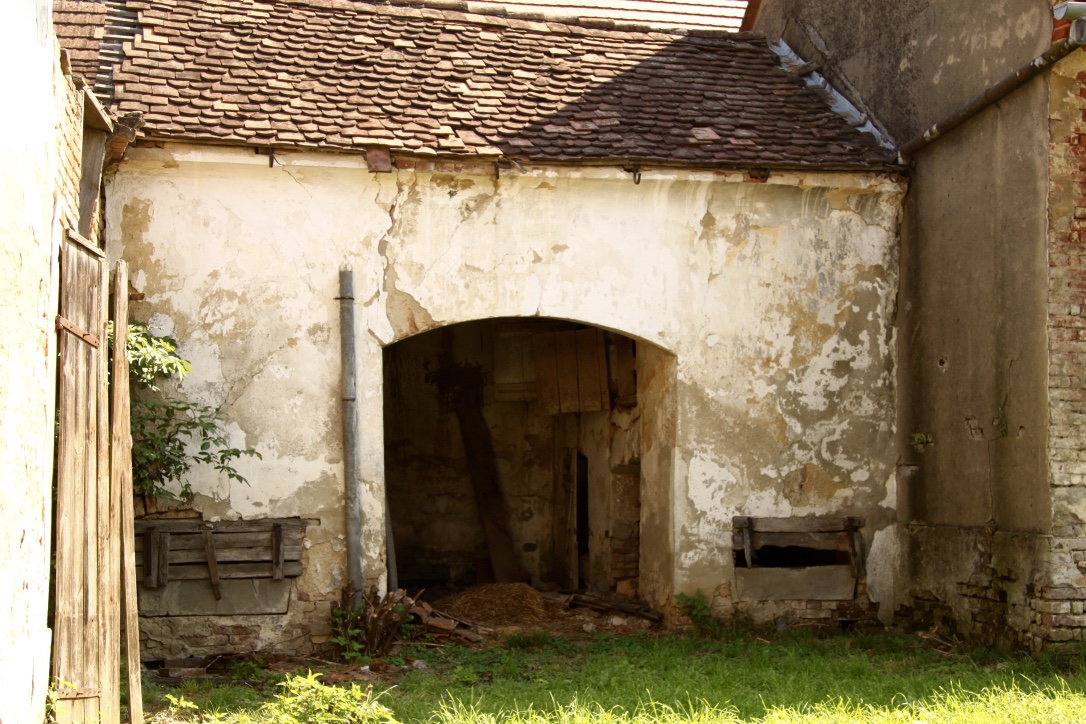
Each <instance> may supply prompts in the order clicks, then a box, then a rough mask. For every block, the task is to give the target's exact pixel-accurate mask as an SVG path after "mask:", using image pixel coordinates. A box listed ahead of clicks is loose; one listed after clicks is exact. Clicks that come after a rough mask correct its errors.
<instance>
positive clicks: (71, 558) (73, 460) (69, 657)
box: [52, 245, 82, 722]
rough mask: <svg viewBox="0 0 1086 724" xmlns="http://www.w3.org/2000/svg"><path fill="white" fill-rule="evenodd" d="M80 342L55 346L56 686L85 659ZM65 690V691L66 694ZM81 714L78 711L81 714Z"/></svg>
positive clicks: (65, 267) (65, 283)
mask: <svg viewBox="0 0 1086 724" xmlns="http://www.w3.org/2000/svg"><path fill="white" fill-rule="evenodd" d="M71 263H72V262H71V251H70V250H69V249H68V248H67V245H65V248H64V249H63V250H62V265H61V277H62V282H61V307H62V309H63V307H64V306H65V305H66V304H68V303H69V302H68V297H69V296H70V295H71V293H72V292H71V287H72V284H73V281H72V278H73V276H74V275H73V274H72V272H71V270H70V265H71ZM77 349H78V342H76V340H75V339H74V338H73V337H71V336H70V335H67V334H61V335H60V336H59V339H58V341H57V352H58V370H59V377H60V382H59V390H58V395H57V409H58V415H59V431H58V436H57V493H56V495H57V501H56V604H55V608H54V613H53V639H54V654H53V665H52V679H53V680H54V681H60V682H68V683H72V684H76V686H75V688H76V689H78V682H74V681H73V670H74V668H75V665H74V662H75V661H76V660H77V659H80V660H81V659H82V653H81V652H80V651H77V647H78V645H79V641H80V639H81V633H82V632H81V621H80V620H79V617H78V613H77V612H78V611H79V609H80V606H81V604H82V596H81V595H80V593H79V576H78V575H77V572H78V569H79V567H80V566H79V563H78V560H77V557H78V555H79V545H78V538H79V537H80V536H81V530H80V527H81V523H80V520H81V518H82V510H81V508H82V506H81V505H80V502H79V501H78V500H77V495H78V490H79V476H78V472H77V468H78V465H79V436H78V434H77V427H78V414H79V413H78V411H79V409H80V405H79V387H78V385H77V383H76V378H77V373H78V358H77V354H76V353H77ZM67 688H68V687H67V686H62V687H61V689H62V690H64V689H67ZM81 713H82V711H80V714H81ZM74 715H75V712H74V711H71V710H69V709H66V710H65V711H64V712H60V713H59V716H58V717H57V720H58V721H60V722H64V721H73V717H74Z"/></svg>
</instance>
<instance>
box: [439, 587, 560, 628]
mask: <svg viewBox="0 0 1086 724" xmlns="http://www.w3.org/2000/svg"><path fill="white" fill-rule="evenodd" d="M552 608H553V606H552V605H550V604H548V602H547V600H546V599H545V598H543V596H542V595H540V593H539V591H537V590H535V589H534V588H532V587H531V586H529V585H527V584H524V583H491V584H488V585H485V586H476V587H475V588H469V589H468V590H466V591H461V592H460V593H454V594H452V595H451V596H446V597H445V598H442V599H441V600H440V601H437V602H435V603H434V609H435V610H436V611H439V612H444V613H447V614H449V615H451V616H454V617H456V618H462V619H465V620H467V621H471V622H474V623H481V624H484V625H486V626H493V627H504V626H537V625H539V624H542V623H544V622H546V621H547V620H548V619H551V618H552V617H553V616H554V611H553V610H552Z"/></svg>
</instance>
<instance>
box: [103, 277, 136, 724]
mask: <svg viewBox="0 0 1086 724" xmlns="http://www.w3.org/2000/svg"><path fill="white" fill-rule="evenodd" d="M113 288H114V290H115V293H114V295H113V332H114V340H116V341H115V343H114V355H113V376H112V379H113V383H112V384H113V403H112V409H113V419H112V421H111V425H112V431H111V432H112V435H111V437H112V442H113V446H112V449H111V451H110V466H111V470H110V486H111V493H112V498H113V500H114V505H115V506H116V509H117V510H118V511H119V516H120V558H121V569H120V578H121V591H122V593H121V611H122V614H123V617H124V618H123V620H124V625H123V629H124V642H125V649H124V656H125V660H126V661H128V662H129V665H128V667H127V669H126V671H127V676H128V717H129V721H130V722H132V724H142V722H143V683H142V677H141V675H140V665H139V661H140V653H139V651H140V649H139V646H140V634H139V607H138V603H137V584H136V580H137V579H136V551H135V530H134V525H133V524H134V511H133V509H132V495H133V489H132V434H131V410H130V407H129V405H130V399H129V392H130V391H129V389H128V355H127V354H125V353H124V343H123V340H126V339H128V265H127V264H126V263H125V262H124V261H118V262H117V268H116V272H115V274H114V277H113Z"/></svg>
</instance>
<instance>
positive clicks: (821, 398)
mask: <svg viewBox="0 0 1086 724" xmlns="http://www.w3.org/2000/svg"><path fill="white" fill-rule="evenodd" d="M902 192H903V188H902V186H901V185H900V184H899V183H898V182H896V181H894V180H892V179H888V178H886V177H880V176H877V175H870V174H826V175H818V174H798V173H794V174H793V173H789V174H774V175H773V176H772V177H771V178H770V179H769V181H768V182H766V183H752V182H749V181H748V180H747V178H746V176H745V174H742V173H731V174H725V173H721V174H714V173H708V172H699V173H694V172H679V171H659V172H646V173H645V174H644V176H643V178H642V180H641V183H640V184H639V185H635V184H634V183H632V181H631V180H630V177H629V176H628V175H627V174H625V173H622V172H620V171H618V170H609V169H585V170H575V169H560V168H551V169H548V168H538V169H529V170H528V172H527V173H525V174H519V173H510V172H505V173H503V175H502V177H501V178H500V179H496V178H495V176H494V173H493V167H492V166H489V165H484V166H480V167H478V168H461V167H457V166H454V165H452V164H437V165H435V164H433V163H428V162H426V163H424V162H421V161H420V162H418V163H415V162H411V161H404V160H401V161H400V163H399V168H398V169H397V170H396V171H394V172H393V173H391V174H381V175H374V174H371V173H368V172H367V171H366V170H365V167H364V165H363V164H362V163H360V161H359V160H358V159H356V158H352V157H345V156H333V155H327V156H304V155H298V156H290V155H283V156H279V157H277V159H276V164H275V165H274V166H273V167H271V168H269V163H268V159H267V157H262V156H254V155H253V154H251V153H250V152H248V151H244V150H215V149H196V148H187V147H166V148H162V149H155V148H144V149H135V150H130V152H129V158H128V160H126V161H125V163H124V164H123V165H122V167H121V169H120V171H119V173H118V174H117V175H116V176H115V177H114V178H113V179H112V180H111V182H110V184H109V188H108V194H109V198H110V204H109V219H108V228H109V233H110V236H111V242H112V243H114V244H115V245H116V246H114V247H113V248H114V249H115V250H116V252H117V253H120V254H122V255H123V256H124V257H125V258H126V259H128V260H129V261H130V262H131V263H132V265H133V276H134V279H135V282H136V284H137V285H138V286H139V287H140V289H141V290H142V291H144V292H145V293H146V295H147V296H146V301H145V302H144V303H143V304H142V305H140V306H137V307H136V308H135V314H137V315H140V316H144V317H148V318H152V321H154V322H155V323H157V324H160V325H161V326H163V328H165V329H167V330H168V331H170V332H171V333H173V334H174V335H175V336H176V337H177V338H178V339H180V340H181V341H182V348H181V351H182V353H183V354H185V355H186V356H187V357H189V358H190V359H192V361H193V366H194V371H193V373H192V374H191V375H190V376H189V377H188V378H187V379H186V381H185V383H184V386H183V391H184V393H185V394H187V395H188V396H190V397H192V398H194V399H198V400H200V401H204V402H207V403H210V404H215V405H223V406H224V409H225V410H226V413H227V415H228V417H229V419H230V421H231V430H232V432H233V439H234V442H235V443H236V444H238V445H252V446H254V447H256V449H257V450H259V451H260V452H261V453H262V455H263V459H262V460H244V461H242V462H241V469H242V472H243V473H244V474H245V475H246V476H247V477H248V478H249V480H250V481H252V482H251V485H250V486H238V485H230V484H229V483H228V482H227V481H224V480H221V479H219V478H217V477H215V476H213V475H208V474H206V473H201V474H199V475H198V476H196V477H195V479H194V480H193V487H194V489H195V490H196V491H197V493H198V494H197V498H196V506H197V507H198V508H200V509H201V510H203V511H204V512H205V514H207V515H210V516H222V517H233V516H264V515H305V516H316V517H319V518H320V520H321V525H320V527H319V529H317V530H318V532H317V533H314V529H313V528H311V529H310V532H309V535H310V538H311V544H312V545H311V548H310V562H311V564H310V565H311V566H313V570H310V571H307V574H306V581H307V583H304V584H303V585H304V586H308V587H309V589H310V592H311V594H312V595H316V594H319V595H321V596H329V595H332V593H333V591H334V590H335V589H336V588H338V586H340V585H341V584H342V583H343V576H344V569H343V562H342V553H341V552H340V551H341V550H342V547H343V522H342V512H341V500H342V493H341V472H340V471H341V441H340V439H339V435H340V433H339V429H340V428H339V419H338V383H339V362H338V342H337V340H338V333H337V330H336V324H335V320H336V319H337V311H336V302H335V297H336V295H337V288H336V283H337V271H338V269H339V268H340V267H341V265H343V264H349V265H351V267H352V268H353V269H354V271H355V275H356V281H355V289H356V297H357V298H358V310H357V313H358V315H359V318H358V322H357V324H358V339H359V342H360V349H359V362H358V374H359V387H360V390H361V391H362V392H361V398H360V400H359V406H360V417H361V420H362V430H361V432H360V436H359V437H360V444H361V450H362V456H361V460H362V467H363V477H364V480H365V485H366V493H367V495H366V503H365V509H364V511H363V521H364V522H363V525H364V532H363V549H364V551H365V552H366V561H365V566H366V568H365V573H366V576H367V577H368V578H369V579H371V580H374V581H378V580H380V579H381V578H382V577H383V574H384V567H385V564H384V549H383V543H382V541H383V536H384V524H383V502H382V501H383V489H384V468H385V460H384V450H385V446H384V430H383V423H382V419H383V410H382V406H383V392H382V376H383V375H382V350H383V348H384V347H385V346H387V345H389V344H391V343H393V342H395V341H397V340H400V339H403V338H405V337H408V336H410V335H412V334H415V333H417V332H419V331H422V330H426V329H430V328H433V327H437V326H442V325H448V324H452V323H456V322H461V321H468V320H473V319H483V318H490V317H497V316H510V317H516V316H544V317H554V318H560V319H569V320H575V321H580V322H584V323H587V324H591V325H596V326H600V327H603V328H605V329H611V330H617V331H621V332H623V333H625V334H628V335H630V336H633V337H635V338H640V339H642V340H645V341H648V342H650V343H651V345H639V350H640V349H647V350H650V352H649V353H648V354H646V355H643V356H641V357H639V359H638V369H639V372H640V373H641V378H640V379H639V384H638V387H639V398H640V406H641V410H642V413H641V414H642V417H641V422H640V433H639V434H640V436H641V441H642V446H643V450H642V461H641V462H642V467H641V474H642V480H643V481H644V480H646V479H647V478H649V477H650V476H651V478H652V479H653V480H656V481H657V484H656V485H655V487H653V488H652V489H651V490H647V487H648V486H645V488H644V489H646V490H647V492H645V493H644V495H645V498H644V499H643V500H642V506H643V511H642V530H641V551H642V558H643V561H648V562H649V564H648V565H646V566H645V568H644V569H643V570H642V573H641V579H642V580H641V582H642V594H643V595H646V596H647V597H648V598H649V600H652V601H654V602H656V603H657V604H659V605H666V604H667V603H668V601H669V599H670V596H671V595H672V593H673V592H676V591H687V592H691V593H692V592H693V591H694V590H695V589H698V588H700V589H702V590H704V591H706V592H713V591H716V592H718V594H719V595H720V596H724V597H727V596H728V595H730V593H729V592H730V580H731V578H732V572H731V566H732V563H731V551H730V542H729V533H730V530H731V517H732V516H733V515H735V514H743V515H812V514H832V513H838V514H844V513H847V514H856V515H863V516H866V517H867V519H868V523H869V525H868V529H867V531H866V535H867V536H868V538H869V542H870V539H871V537H872V536H873V535H874V534H875V532H876V531H879V530H881V529H884V528H886V527H887V526H888V525H890V524H891V523H892V521H893V520H894V518H895V507H896V497H895V493H894V470H893V466H894V461H895V453H894V450H893V444H892V443H893V436H894V426H893V419H894V363H893V362H894V329H893V325H892V314H893V300H894V297H895V295H896V289H897V274H896V269H897V256H896V233H897V224H898V218H899V210H900V201H901V195H902ZM653 345H655V347H654V346H653ZM646 468H648V469H649V471H650V472H646ZM789 481H791V482H789ZM892 554H893V551H892V546H889V547H885V549H882V550H880V549H878V547H876V548H875V549H874V550H872V565H873V566H876V565H878V564H879V563H880V562H884V561H885V559H886V557H887V556H891V555H892ZM882 585H883V588H882V589H881V590H883V591H884V592H885V593H887V594H889V593H891V592H892V583H891V579H890V577H887V578H885V579H884V580H883V581H882ZM291 615H293V614H291Z"/></svg>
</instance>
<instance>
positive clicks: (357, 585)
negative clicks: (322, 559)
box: [339, 269, 362, 607]
mask: <svg viewBox="0 0 1086 724" xmlns="http://www.w3.org/2000/svg"><path fill="white" fill-rule="evenodd" d="M339 339H340V342H339V346H340V358H341V365H342V371H343V399H342V402H343V408H342V411H343V487H344V490H343V493H344V495H343V498H344V508H345V512H346V517H347V578H348V580H349V581H350V584H351V588H352V589H354V599H353V601H352V602H351V605H352V606H355V607H357V606H359V605H361V604H362V509H361V495H360V494H359V491H360V488H361V487H362V480H361V478H360V477H359V474H358V390H357V384H356V380H355V360H356V354H355V336H354V272H353V271H351V270H350V269H341V270H340V272H339Z"/></svg>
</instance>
